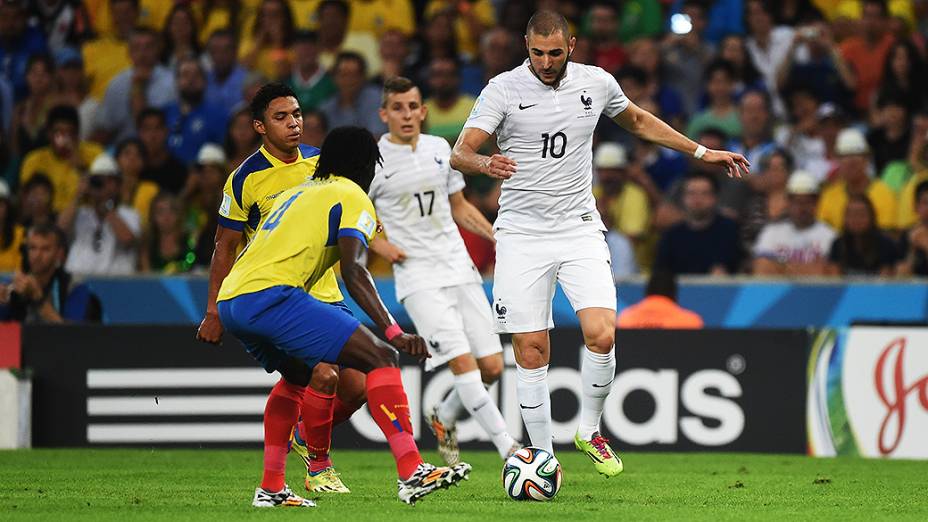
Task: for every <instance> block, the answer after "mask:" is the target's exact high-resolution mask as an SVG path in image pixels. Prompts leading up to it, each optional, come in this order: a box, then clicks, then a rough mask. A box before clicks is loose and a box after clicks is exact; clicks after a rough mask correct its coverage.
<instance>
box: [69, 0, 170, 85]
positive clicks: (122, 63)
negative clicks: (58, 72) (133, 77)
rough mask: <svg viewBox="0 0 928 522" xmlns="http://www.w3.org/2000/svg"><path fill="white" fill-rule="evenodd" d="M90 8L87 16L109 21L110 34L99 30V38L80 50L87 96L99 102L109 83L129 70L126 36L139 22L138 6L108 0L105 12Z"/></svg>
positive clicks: (133, 0) (129, 1)
mask: <svg viewBox="0 0 928 522" xmlns="http://www.w3.org/2000/svg"><path fill="white" fill-rule="evenodd" d="M165 3H167V2H165ZM90 7H91V6H89V5H88V9H89V10H90V12H91V13H96V12H106V13H107V14H109V16H110V20H112V28H113V30H112V31H99V34H100V36H99V37H98V38H96V39H94V40H91V41H89V42H87V43H85V44H84V45H83V47H82V49H81V52H82V54H83V59H84V74H85V75H86V76H87V83H88V84H89V85H90V93H89V95H90V97H91V98H93V99H95V100H102V99H103V94H104V93H105V92H106V86H107V85H109V83H110V80H112V79H113V78H114V77H115V76H116V75H117V74H119V73H120V72H122V71H123V70H124V69H126V68H128V67H129V35H131V34H132V31H133V29H135V27H136V25H137V24H138V23H139V6H138V0H111V1H110V2H109V9H106V7H105V6H99V8H98V9H96V10H94V9H90Z"/></svg>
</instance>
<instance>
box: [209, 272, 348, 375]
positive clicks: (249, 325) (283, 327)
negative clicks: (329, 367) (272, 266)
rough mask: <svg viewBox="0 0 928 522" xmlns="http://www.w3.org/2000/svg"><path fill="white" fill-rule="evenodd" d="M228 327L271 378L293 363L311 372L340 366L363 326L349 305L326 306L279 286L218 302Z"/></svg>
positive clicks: (220, 314)
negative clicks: (325, 365) (288, 362)
mask: <svg viewBox="0 0 928 522" xmlns="http://www.w3.org/2000/svg"><path fill="white" fill-rule="evenodd" d="M218 308H219V319H220V320H221V321H222V326H223V327H224V328H225V329H226V331H228V332H229V333H231V334H232V335H234V336H236V337H238V339H239V340H240V341H242V344H244V345H245V350H246V351H247V352H248V353H249V354H250V355H251V356H252V357H254V358H255V360H257V361H258V362H259V363H260V364H261V366H263V367H264V369H265V371H267V372H268V373H271V372H275V371H277V370H278V369H279V368H280V366H281V364H283V362H284V361H285V360H286V359H287V358H288V357H294V358H297V359H299V360H301V361H303V362H304V363H306V365H307V366H309V367H310V368H311V367H313V366H315V365H316V364H317V363H319V362H320V361H321V362H327V363H333V364H334V363H335V362H336V361H337V360H338V356H339V355H340V354H341V352H342V348H343V347H344V346H345V343H346V342H348V338H349V337H351V334H353V333H354V331H355V330H357V329H358V326H360V325H361V323H360V322H359V321H358V320H357V319H355V317H354V315H353V314H352V313H351V310H350V309H348V307H347V306H346V305H345V304H344V303H343V302H338V303H324V302H322V301H319V300H318V299H316V298H314V297H312V296H311V295H309V294H307V293H306V292H305V291H304V290H303V289H302V288H295V287H291V286H274V287H271V288H267V289H265V290H261V291H258V292H254V293H251V294H243V295H240V296H237V297H233V298H232V299H229V300H227V301H220V302H219V303H218Z"/></svg>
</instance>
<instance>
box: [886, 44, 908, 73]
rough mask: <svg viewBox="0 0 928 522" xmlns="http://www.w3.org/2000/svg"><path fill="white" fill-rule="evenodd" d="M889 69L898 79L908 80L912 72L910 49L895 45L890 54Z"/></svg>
mask: <svg viewBox="0 0 928 522" xmlns="http://www.w3.org/2000/svg"><path fill="white" fill-rule="evenodd" d="M889 67H890V70H892V72H893V76H895V77H896V78H908V77H909V74H910V73H911V71H912V57H911V56H909V48H908V47H906V46H904V45H894V46H893V47H892V50H891V51H890V54H889Z"/></svg>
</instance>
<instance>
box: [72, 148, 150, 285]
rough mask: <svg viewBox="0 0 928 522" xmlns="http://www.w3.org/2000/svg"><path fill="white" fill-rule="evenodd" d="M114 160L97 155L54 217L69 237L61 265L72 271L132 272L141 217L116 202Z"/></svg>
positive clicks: (117, 177)
mask: <svg viewBox="0 0 928 522" xmlns="http://www.w3.org/2000/svg"><path fill="white" fill-rule="evenodd" d="M120 184H121V178H120V174H119V167H118V166H117V165H116V161H115V160H113V158H112V157H110V156H109V155H108V154H105V153H104V154H100V155H99V156H97V158H96V159H95V160H94V161H93V163H92V164H91V165H90V171H89V173H88V174H87V175H86V176H84V177H82V178H81V181H80V183H79V184H78V188H77V192H76V194H75V195H74V199H73V200H72V201H71V203H70V204H69V205H68V206H67V208H65V209H64V210H63V211H62V212H61V215H60V216H58V226H60V227H61V229H62V230H64V231H65V233H66V234H68V237H69V238H70V239H71V251H70V253H69V254H68V260H67V262H66V263H65V268H66V269H67V270H68V271H69V272H72V273H75V274H96V275H126V274H132V273H135V271H136V266H137V261H138V250H137V246H138V238H139V236H140V234H141V219H140V217H139V214H138V212H136V211H135V210H134V209H133V208H132V207H130V206H128V205H126V204H124V203H122V202H120V201H119V193H120Z"/></svg>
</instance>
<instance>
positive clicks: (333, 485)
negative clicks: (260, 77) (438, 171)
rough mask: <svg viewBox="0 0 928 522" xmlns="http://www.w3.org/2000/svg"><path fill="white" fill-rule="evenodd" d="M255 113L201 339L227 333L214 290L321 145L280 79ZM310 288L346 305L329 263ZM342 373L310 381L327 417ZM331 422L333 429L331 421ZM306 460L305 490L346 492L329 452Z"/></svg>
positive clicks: (223, 220)
mask: <svg viewBox="0 0 928 522" xmlns="http://www.w3.org/2000/svg"><path fill="white" fill-rule="evenodd" d="M251 112H252V118H253V125H254V129H255V131H256V132H257V133H258V134H260V135H261V139H262V145H261V148H260V149H258V150H257V151H255V153H254V154H252V155H251V156H249V157H248V158H247V159H246V160H245V161H244V162H242V165H241V166H240V167H239V168H238V169H236V170H235V172H233V173H232V175H230V176H229V179H228V180H227V181H226V185H225V188H224V189H223V197H222V204H221V205H220V208H219V224H218V226H217V227H216V240H215V241H216V246H215V250H214V252H213V259H212V262H211V264H210V274H209V295H208V297H207V306H206V315H205V317H204V318H203V321H202V322H201V323H200V328H199V330H198V331H197V338H198V339H200V340H201V341H205V342H208V343H213V344H217V343H219V341H220V340H221V338H222V332H223V325H222V323H221V321H220V320H219V315H218V311H217V309H216V293H217V292H218V291H219V285H221V284H222V281H223V279H224V278H225V277H226V274H228V273H229V270H230V268H231V267H232V264H233V262H234V261H235V257H236V255H237V254H238V251H239V250H240V244H241V243H242V242H243V239H244V241H245V242H248V241H251V240H252V239H253V238H254V236H255V234H256V232H257V230H258V227H259V224H260V223H262V222H263V221H264V220H265V219H266V218H267V216H268V214H269V212H270V210H271V206H272V205H273V204H274V203H275V201H276V200H277V198H278V196H279V195H280V193H281V192H283V191H285V190H287V189H289V188H292V187H294V186H296V185H299V184H300V183H303V182H304V181H306V179H308V178H309V177H310V176H312V174H313V172H314V171H315V169H316V163H317V161H318V160H319V149H317V148H315V147H311V146H309V145H304V144H301V143H300V138H301V136H302V132H303V116H302V113H301V111H300V106H299V103H298V102H297V100H296V97H295V95H294V93H293V91H292V90H291V89H290V88H289V87H287V86H286V85H283V84H281V83H270V84H267V85H264V86H263V87H261V89H259V90H258V92H257V93H256V94H255V97H254V99H253V100H252V102H251ZM307 288H308V289H309V287H307ZM310 293H311V294H312V295H313V297H315V298H316V299H318V300H320V301H323V302H326V303H331V304H334V305H336V306H340V307H345V306H344V303H343V302H342V301H343V299H344V298H343V297H342V294H341V292H340V291H339V289H338V282H337V281H336V279H335V272H334V271H333V270H332V269H331V268H329V269H328V270H326V272H325V273H324V274H322V276H321V278H319V279H318V282H316V283H315V284H314V285H313V286H312V288H311V289H310ZM345 309H346V310H347V308H345ZM346 373H348V374H349V375H348V376H346V379H348V380H351V377H352V376H351V375H350V374H351V372H350V371H349V372H346ZM338 377H339V372H338V367H337V366H332V365H329V364H324V363H323V364H318V365H317V366H316V367H315V368H314V371H313V373H312V376H311V380H310V381H309V390H307V393H308V394H311V395H315V396H316V398H317V402H318V403H326V401H328V407H329V413H328V417H331V413H330V411H331V408H332V406H331V403H332V402H333V399H332V398H333V397H334V394H335V391H336V385H337V383H338ZM354 381H357V383H356V385H355V386H353V388H355V389H362V390H363V384H362V383H361V381H363V375H361V374H358V373H357V372H355V374H354ZM303 384H306V383H303ZM349 388H352V387H349ZM343 399H344V400H343V401H339V404H342V403H348V404H350V405H351V408H352V409H351V411H353V410H354V409H357V407H360V404H354V401H355V399H354V398H351V399H348V398H343ZM358 400H363V399H358ZM314 406H315V409H314V410H312V411H311V412H310V415H309V417H310V418H309V419H308V421H309V422H310V423H314V424H318V423H324V422H326V421H318V422H317V421H315V418H316V417H318V416H319V415H321V416H322V417H326V412H322V413H321V414H317V412H319V410H320V408H319V404H314ZM304 417H307V415H304ZM328 426H329V432H331V423H329V424H328ZM326 446H327V445H326ZM326 450H327V447H326ZM317 453H321V452H317ZM306 460H307V478H306V487H307V489H310V490H315V489H319V488H324V489H322V490H323V491H334V492H345V493H347V492H348V488H346V487H345V486H344V484H342V482H341V479H339V477H338V475H337V474H336V473H335V471H334V468H333V467H332V464H331V460H329V458H328V453H327V451H326V452H324V454H323V455H321V458H319V459H315V460H313V461H312V463H313V465H314V466H316V467H318V468H319V469H317V470H314V471H316V472H317V473H316V474H315V475H314V476H310V470H309V463H310V460H309V459H308V458H307V459H306Z"/></svg>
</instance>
